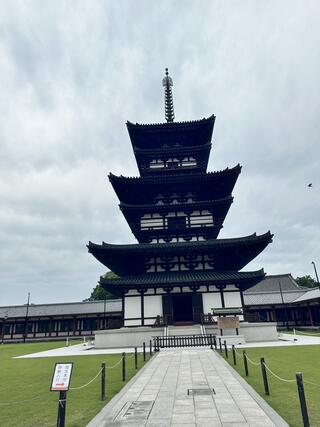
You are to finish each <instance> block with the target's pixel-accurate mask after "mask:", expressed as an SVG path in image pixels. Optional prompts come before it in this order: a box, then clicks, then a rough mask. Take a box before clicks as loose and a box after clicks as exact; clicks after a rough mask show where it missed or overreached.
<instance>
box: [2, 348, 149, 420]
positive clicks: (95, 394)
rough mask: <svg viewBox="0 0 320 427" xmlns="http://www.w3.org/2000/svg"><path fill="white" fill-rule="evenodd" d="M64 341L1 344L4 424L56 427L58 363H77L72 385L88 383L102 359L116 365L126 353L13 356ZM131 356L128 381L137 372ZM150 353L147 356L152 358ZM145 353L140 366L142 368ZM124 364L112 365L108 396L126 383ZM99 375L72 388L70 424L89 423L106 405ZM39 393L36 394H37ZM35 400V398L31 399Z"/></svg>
mask: <svg viewBox="0 0 320 427" xmlns="http://www.w3.org/2000/svg"><path fill="white" fill-rule="evenodd" d="M64 345H65V342H54V343H27V344H5V345H2V346H0V375H1V387H0V414H1V416H0V425H1V426H5V427H55V425H56V419H57V409H58V397H59V393H58V392H50V391H49V387H50V382H51V377H52V373H53V368H54V365H55V363H56V362H69V361H70V362H73V363H74V366H73V373H72V380H71V387H78V386H81V385H83V384H86V383H87V382H88V381H90V379H92V378H93V377H94V376H95V375H96V374H97V373H98V372H99V370H100V368H101V363H102V362H106V364H107V366H112V365H113V364H115V363H116V362H117V361H118V360H120V358H121V355H120V354H115V355H101V356H71V357H69V356H68V357H59V358H56V357H50V358H37V359H13V357H14V356H20V355H24V354H30V353H34V352H38V351H44V350H49V349H52V348H57V347H62V346H64ZM129 356H130V355H129V354H128V359H127V381H128V380H129V379H130V378H132V376H133V375H134V374H135V373H136V372H137V371H136V370H135V369H134V358H133V357H132V358H129ZM148 359H149V357H148V356H147V360H148ZM142 365H143V357H142V354H139V355H138V367H139V368H140V367H142ZM121 372H122V371H121V363H120V364H119V365H118V366H117V367H116V368H114V369H107V374H106V375H107V401H109V400H110V399H111V398H112V397H113V396H114V395H115V394H116V393H117V392H118V391H119V390H120V389H121V388H122V387H123V385H124V384H125V383H124V382H122V377H121ZM100 387H101V383H100V377H98V378H97V380H95V381H94V382H93V383H91V384H90V385H89V386H88V387H85V388H83V389H80V390H70V391H69V392H68V400H67V416H66V426H67V427H82V426H85V425H86V424H87V423H88V422H89V421H90V419H91V418H93V416H94V415H95V414H96V413H98V412H99V410H100V409H102V408H103V406H104V405H105V404H106V401H105V402H102V401H101V400H100ZM33 398H34V399H33ZM30 399H33V400H30Z"/></svg>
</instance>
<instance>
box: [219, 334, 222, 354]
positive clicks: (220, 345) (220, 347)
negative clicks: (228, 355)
mask: <svg viewBox="0 0 320 427" xmlns="http://www.w3.org/2000/svg"><path fill="white" fill-rule="evenodd" d="M219 349H220V353H222V344H221V338H219Z"/></svg>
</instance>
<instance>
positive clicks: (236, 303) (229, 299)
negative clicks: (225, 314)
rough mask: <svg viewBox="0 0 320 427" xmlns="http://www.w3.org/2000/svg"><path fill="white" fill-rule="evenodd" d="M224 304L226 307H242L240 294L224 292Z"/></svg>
mask: <svg viewBox="0 0 320 427" xmlns="http://www.w3.org/2000/svg"><path fill="white" fill-rule="evenodd" d="M223 296H224V304H225V306H226V307H242V304H241V297H240V292H239V291H237V292H224V293H223Z"/></svg>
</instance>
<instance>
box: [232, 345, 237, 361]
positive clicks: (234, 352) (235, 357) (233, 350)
mask: <svg viewBox="0 0 320 427" xmlns="http://www.w3.org/2000/svg"><path fill="white" fill-rule="evenodd" d="M232 357H233V364H234V366H236V364H237V356H236V349H235V347H234V345H233V344H232Z"/></svg>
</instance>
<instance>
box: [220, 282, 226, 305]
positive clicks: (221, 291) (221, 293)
mask: <svg viewBox="0 0 320 427" xmlns="http://www.w3.org/2000/svg"><path fill="white" fill-rule="evenodd" d="M223 288H224V286H220V288H219V290H220V298H221V306H222V308H224V307H225V306H226V305H225V302H224V295H223Z"/></svg>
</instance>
